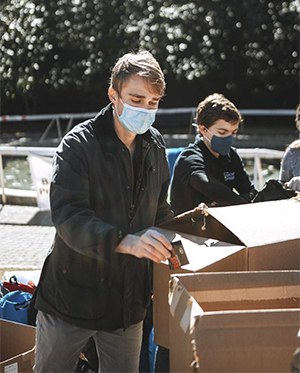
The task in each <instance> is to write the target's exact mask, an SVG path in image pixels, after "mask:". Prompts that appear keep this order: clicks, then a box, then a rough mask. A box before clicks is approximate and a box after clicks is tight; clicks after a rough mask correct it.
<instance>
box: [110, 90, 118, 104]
mask: <svg viewBox="0 0 300 373" xmlns="http://www.w3.org/2000/svg"><path fill="white" fill-rule="evenodd" d="M117 95H118V94H117V92H116V90H115V89H114V88H113V87H109V88H108V97H109V99H110V101H111V102H112V103H113V104H115V103H116V101H117Z"/></svg>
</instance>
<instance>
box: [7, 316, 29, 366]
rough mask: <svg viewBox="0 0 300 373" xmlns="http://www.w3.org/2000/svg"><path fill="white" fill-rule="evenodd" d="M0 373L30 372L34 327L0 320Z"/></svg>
mask: <svg viewBox="0 0 300 373" xmlns="http://www.w3.org/2000/svg"><path fill="white" fill-rule="evenodd" d="M0 340H1V346H0V373H4V372H5V373H17V372H32V367H33V365H34V360H35V348H34V347H35V327H33V326H29V325H24V324H18V323H15V322H11V321H7V320H2V319H0Z"/></svg>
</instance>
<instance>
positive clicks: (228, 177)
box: [224, 171, 235, 181]
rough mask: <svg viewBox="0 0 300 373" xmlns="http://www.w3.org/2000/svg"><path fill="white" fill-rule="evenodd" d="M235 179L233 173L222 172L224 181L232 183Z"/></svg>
mask: <svg viewBox="0 0 300 373" xmlns="http://www.w3.org/2000/svg"><path fill="white" fill-rule="evenodd" d="M234 179H235V172H227V171H225V172H224V180H225V181H232V180H234Z"/></svg>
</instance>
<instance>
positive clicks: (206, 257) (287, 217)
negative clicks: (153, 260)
mask: <svg viewBox="0 0 300 373" xmlns="http://www.w3.org/2000/svg"><path fill="white" fill-rule="evenodd" d="M299 222H300V202H299V201H297V200H294V199H290V200H280V201H271V202H261V203H253V204H245V205H236V206H228V207H212V208H206V209H201V208H196V209H194V210H192V211H188V212H186V213H184V214H181V215H178V216H177V217H175V218H173V219H171V220H169V221H167V222H165V223H164V224H162V225H160V227H159V228H155V229H157V230H158V231H160V232H161V233H163V234H164V235H165V236H166V237H167V238H168V239H169V240H170V241H174V240H177V239H179V238H183V247H184V249H185V250H186V251H187V256H188V259H189V261H190V265H186V266H183V267H182V268H181V269H180V270H172V271H171V270H169V268H168V265H167V264H166V263H165V264H155V265H154V283H153V289H154V301H153V315H154V316H153V318H154V341H155V342H156V343H157V344H159V345H161V346H163V347H166V348H169V322H168V319H169V311H168V302H167V297H168V282H169V279H170V276H171V274H174V273H187V272H193V273H195V272H225V271H265V270H298V269H300V223H299ZM203 228H204V229H203Z"/></svg>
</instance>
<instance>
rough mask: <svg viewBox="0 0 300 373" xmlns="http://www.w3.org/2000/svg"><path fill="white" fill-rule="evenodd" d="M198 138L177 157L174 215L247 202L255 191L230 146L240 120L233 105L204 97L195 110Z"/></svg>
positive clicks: (240, 161) (172, 202)
mask: <svg viewBox="0 0 300 373" xmlns="http://www.w3.org/2000/svg"><path fill="white" fill-rule="evenodd" d="M196 121H197V126H198V132H199V135H198V136H197V137H196V140H195V143H194V144H190V145H189V146H188V147H187V148H186V149H184V150H183V151H182V152H181V154H180V155H179V157H178V159H177V161H176V163H175V167H174V175H173V179H172V185H171V206H172V209H173V210H174V212H175V214H176V215H177V214H179V213H182V212H184V211H188V210H191V209H193V208H195V207H196V206H198V205H199V203H201V202H204V203H205V204H206V205H208V206H226V205H235V204H241V203H247V202H250V201H251V199H252V198H253V197H254V196H255V194H256V191H255V189H254V187H253V185H252V184H251V182H250V181H249V177H248V175H247V173H246V171H245V169H244V166H243V163H242V160H241V159H240V157H239V156H238V154H237V152H236V151H235V150H234V148H232V144H233V142H234V139H235V137H236V135H237V132H238V130H239V125H240V123H241V121H242V118H241V115H240V113H239V111H238V110H237V108H236V107H235V105H234V104H233V103H232V102H230V101H229V100H228V99H226V98H225V97H224V96H223V95H221V94H217V93H215V94H213V95H210V96H208V97H207V98H206V99H205V100H204V101H202V102H200V104H199V105H198V108H197V113H196Z"/></svg>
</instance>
